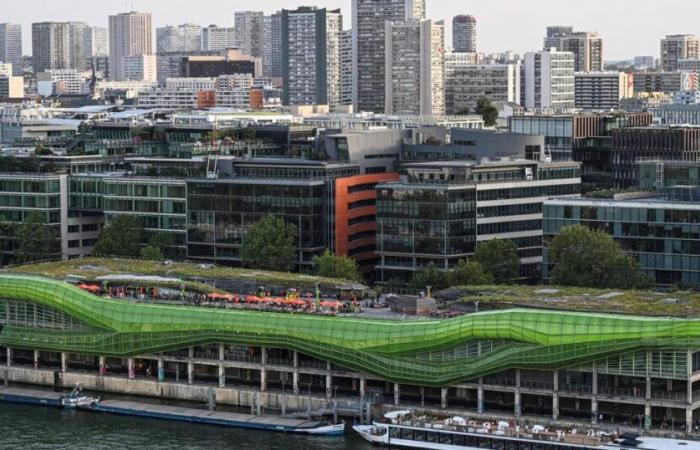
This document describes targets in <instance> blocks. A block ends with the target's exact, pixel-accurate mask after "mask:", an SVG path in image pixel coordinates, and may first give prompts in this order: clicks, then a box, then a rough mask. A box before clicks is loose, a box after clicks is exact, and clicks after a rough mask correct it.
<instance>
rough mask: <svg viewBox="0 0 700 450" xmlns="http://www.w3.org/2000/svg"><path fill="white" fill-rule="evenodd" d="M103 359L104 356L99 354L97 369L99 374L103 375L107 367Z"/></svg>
mask: <svg viewBox="0 0 700 450" xmlns="http://www.w3.org/2000/svg"><path fill="white" fill-rule="evenodd" d="M105 360H106V358H105V357H104V356H100V359H99V365H100V369H99V371H100V375H101V376H104V375H105V371H106V369H107V367H106V366H107V363H106V361H105Z"/></svg>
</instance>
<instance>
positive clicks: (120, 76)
mask: <svg viewBox="0 0 700 450" xmlns="http://www.w3.org/2000/svg"><path fill="white" fill-rule="evenodd" d="M151 54H153V28H152V26H151V14H150V13H139V12H133V11H132V12H128V13H122V14H117V15H113V16H109V68H110V77H111V78H112V79H113V80H115V81H124V72H123V63H122V59H123V58H124V57H126V56H138V55H151Z"/></svg>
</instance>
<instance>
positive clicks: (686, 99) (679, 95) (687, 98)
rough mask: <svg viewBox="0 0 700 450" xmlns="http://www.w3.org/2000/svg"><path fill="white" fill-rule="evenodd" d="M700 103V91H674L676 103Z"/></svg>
mask: <svg viewBox="0 0 700 450" xmlns="http://www.w3.org/2000/svg"><path fill="white" fill-rule="evenodd" d="M698 103H700V91H677V92H674V93H673V104H674V105H695V104H698Z"/></svg>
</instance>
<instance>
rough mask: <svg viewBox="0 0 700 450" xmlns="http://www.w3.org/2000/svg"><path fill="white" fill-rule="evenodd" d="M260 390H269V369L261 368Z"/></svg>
mask: <svg viewBox="0 0 700 450" xmlns="http://www.w3.org/2000/svg"><path fill="white" fill-rule="evenodd" d="M260 392H267V369H265V368H264V367H263V368H261V369H260Z"/></svg>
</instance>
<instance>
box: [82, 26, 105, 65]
mask: <svg viewBox="0 0 700 450" xmlns="http://www.w3.org/2000/svg"><path fill="white" fill-rule="evenodd" d="M95 56H109V32H108V31H107V28H104V27H90V28H89V29H88V30H87V31H86V32H85V59H86V60H90V59H91V58H93V57H95Z"/></svg>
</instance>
